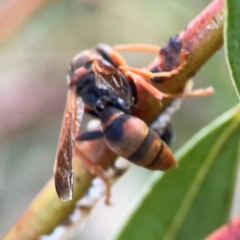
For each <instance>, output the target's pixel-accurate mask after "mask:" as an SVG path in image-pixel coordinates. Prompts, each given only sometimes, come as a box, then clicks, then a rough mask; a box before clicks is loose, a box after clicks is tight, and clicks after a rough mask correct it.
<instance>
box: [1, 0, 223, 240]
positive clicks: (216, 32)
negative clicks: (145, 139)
mask: <svg viewBox="0 0 240 240" xmlns="http://www.w3.org/2000/svg"><path fill="white" fill-rule="evenodd" d="M222 12H223V0H215V1H213V2H212V3H211V4H210V5H209V6H208V7H207V8H206V9H205V10H204V11H203V12H202V13H201V14H200V15H199V16H198V17H196V18H195V19H194V20H193V21H192V22H191V23H190V24H189V25H188V26H187V27H186V28H185V29H184V30H183V31H182V32H181V33H180V34H179V35H178V36H177V37H175V38H173V39H172V40H171V41H170V42H169V43H168V44H167V45H166V46H165V47H164V48H163V49H162V50H161V53H160V57H159V58H157V59H155V61H154V62H153V63H152V64H151V65H150V66H149V68H150V69H153V68H158V69H159V70H169V68H172V67H175V65H177V64H178V61H179V52H180V51H181V50H183V49H184V50H187V51H188V52H189V54H188V59H187V65H186V67H185V69H184V70H183V71H182V72H181V73H179V74H178V75H176V76H174V77H171V78H166V79H160V83H159V84H156V87H157V88H158V89H160V90H161V91H163V92H170V93H175V92H181V91H182V90H183V89H184V86H185V84H186V82H187V81H188V79H189V77H190V76H192V75H193V74H194V73H195V72H196V71H197V70H199V68H200V67H201V66H202V65H203V64H204V63H205V62H206V61H207V60H208V59H209V58H210V57H211V56H212V55H213V54H214V53H215V52H216V51H217V50H218V49H219V48H220V47H221V45H222V43H223V35H222V28H223V19H222ZM137 90H138V96H139V101H138V106H139V107H138V108H137V109H136V110H135V111H134V114H135V115H136V116H138V117H140V118H142V119H143V120H144V121H146V122H147V123H151V122H152V121H153V120H154V119H155V118H156V117H157V116H158V115H159V113H160V112H161V111H162V110H163V109H164V107H165V106H166V105H167V104H168V102H169V100H166V99H164V100H163V103H162V106H163V108H161V107H160V105H159V102H158V101H156V99H154V98H153V97H152V96H150V95H149V94H148V93H147V92H146V91H145V90H144V89H142V88H141V87H140V86H137ZM92 149H97V151H92ZM81 150H82V151H83V152H84V153H87V154H88V157H89V159H92V160H93V161H95V162H97V163H98V164H101V165H104V166H105V167H107V166H109V165H110V164H111V163H112V162H113V161H114V160H115V158H116V155H115V154H114V153H112V152H111V151H110V150H109V149H108V148H107V147H106V145H105V144H104V142H103V141H102V140H98V141H94V142H86V143H84V144H82V145H81ZM74 164H75V165H74V171H75V179H74V180H75V187H74V199H73V201H70V202H67V203H63V202H61V201H60V200H59V199H58V198H57V195H56V193H55V189H54V183H53V180H50V182H49V183H48V184H47V186H46V187H45V188H44V189H43V190H42V192H41V193H40V194H39V195H38V196H37V197H36V198H35V199H34V200H33V202H32V203H31V205H30V206H29V208H28V209H27V211H26V212H25V213H24V214H23V216H22V217H21V218H20V219H19V220H18V222H17V223H16V224H15V225H14V226H13V228H12V229H11V230H10V231H9V232H8V233H7V235H6V236H5V238H4V239H5V240H7V239H9V240H10V239H19V240H21V239H24V240H27V239H37V238H39V236H41V235H46V234H50V233H51V232H52V231H53V229H54V228H55V227H56V226H58V225H60V224H61V223H62V222H63V221H64V220H66V219H67V216H68V215H69V214H70V213H71V212H72V211H73V209H74V205H75V203H76V201H77V200H79V199H80V198H81V197H82V196H83V195H84V193H85V192H86V191H87V189H88V188H89V187H90V186H91V181H92V178H93V176H91V174H90V173H89V172H88V171H87V170H86V169H85V167H84V166H83V163H82V162H81V161H80V159H75V163H74Z"/></svg>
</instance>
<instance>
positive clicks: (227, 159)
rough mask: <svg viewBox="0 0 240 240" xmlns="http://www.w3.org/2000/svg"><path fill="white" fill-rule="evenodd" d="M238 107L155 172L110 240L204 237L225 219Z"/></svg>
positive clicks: (239, 119)
mask: <svg viewBox="0 0 240 240" xmlns="http://www.w3.org/2000/svg"><path fill="white" fill-rule="evenodd" d="M239 137H240V107H237V108H234V109H233V110H231V111H229V112H227V113H225V114H224V115H223V116H222V117H220V118H218V119H217V120H215V121H214V122H213V123H211V124H210V125H209V126H207V127H205V128H204V129H203V130H201V131H200V132H199V133H198V134H197V135H196V136H195V137H193V139H192V140H190V141H189V142H188V143H187V144H186V145H185V146H184V147H183V148H182V149H181V150H180V151H179V152H178V153H177V154H176V155H177V158H178V159H179V167H178V168H176V169H173V170H171V171H168V172H166V173H165V174H161V173H159V172H157V173H154V174H153V177H152V178H151V180H150V181H149V182H148V183H147V184H146V186H145V187H144V189H143V191H142V192H141V194H140V196H138V198H137V199H138V200H137V202H135V203H134V206H133V208H132V211H131V213H130V216H128V218H127V220H126V222H125V223H124V227H123V228H122V229H121V230H120V231H119V232H118V234H117V235H116V236H115V237H114V238H113V239H115V240H126V239H128V240H135V239H136V240H146V239H147V240H153V239H154V240H160V239H161V240H169V239H183V240H185V239H194V240H197V239H203V238H204V237H205V236H207V235H208V234H209V233H211V232H212V231H213V230H214V229H216V228H217V227H219V226H220V225H222V224H223V223H224V222H225V221H226V220H227V219H228V215H229V210H230V206H231V202H232V196H233V188H234V183H235V177H236V170H237V163H238V157H239V139H240V138H239Z"/></svg>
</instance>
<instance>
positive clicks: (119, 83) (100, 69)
mask: <svg viewBox="0 0 240 240" xmlns="http://www.w3.org/2000/svg"><path fill="white" fill-rule="evenodd" d="M93 69H94V73H95V76H96V85H97V87H98V88H100V89H108V90H110V91H112V92H113V93H114V94H115V95H116V96H117V97H119V98H121V99H122V100H123V101H124V102H126V104H127V105H128V106H133V105H134V104H135V99H134V96H133V89H132V87H133V86H131V85H130V83H129V81H128V80H127V78H126V76H125V75H124V73H123V72H122V71H121V70H119V69H117V68H115V67H114V66H112V65H110V63H108V62H106V61H104V60H102V61H95V62H94V68H93Z"/></svg>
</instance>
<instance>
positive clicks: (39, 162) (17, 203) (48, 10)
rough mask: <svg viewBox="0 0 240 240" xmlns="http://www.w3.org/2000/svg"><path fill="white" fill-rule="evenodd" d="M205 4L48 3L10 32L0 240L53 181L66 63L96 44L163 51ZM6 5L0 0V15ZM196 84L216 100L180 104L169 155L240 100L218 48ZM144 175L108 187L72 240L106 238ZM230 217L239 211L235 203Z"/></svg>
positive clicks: (138, 58) (3, 91)
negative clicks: (105, 198) (107, 198)
mask: <svg viewBox="0 0 240 240" xmlns="http://www.w3.org/2000/svg"><path fill="white" fill-rule="evenodd" d="M209 2H211V1H207V0H204V1H197V0H171V1H164V0H158V1H157V0H142V1H137V0H131V1H129V0H121V1H119V0H92V1H87V0H86V1H81V0H69V1H63V0H59V1H51V3H50V4H46V6H45V7H44V8H42V9H41V10H40V11H38V12H37V13H35V14H34V15H33V16H32V17H31V18H29V19H28V20H27V22H25V24H24V25H21V27H19V28H17V29H15V32H14V34H13V35H12V36H11V38H10V39H9V40H8V41H7V42H5V44H4V45H3V46H2V47H1V49H0V236H2V235H3V234H4V233H5V232H6V231H7V230H8V229H9V227H10V226H12V225H13V223H14V222H15V221H16V220H17V219H18V217H19V216H20V215H21V214H22V212H23V211H24V210H25V209H26V208H27V206H28V205H29V203H30V202H31V201H32V199H33V198H34V196H35V195H36V194H37V193H38V192H39V191H40V190H41V188H42V187H43V186H44V185H45V183H46V182H47V181H48V180H49V179H50V178H51V177H52V175H53V171H52V169H53V163H54V157H55V152H56V146H57V142H58V136H59V131H60V126H61V121H62V115H63V110H64V105H65V99H66V90H67V85H66V80H65V75H66V72H67V67H68V65H69V63H70V61H71V59H72V57H73V56H74V55H75V54H76V53H77V52H79V51H82V50H85V49H89V48H92V47H94V46H95V45H97V44H98V43H100V42H104V43H108V44H110V45H115V44H120V43H121V44H123V43H151V44H157V45H162V44H163V43H165V42H166V41H168V39H169V38H170V37H171V36H174V35H175V34H177V33H178V32H179V31H180V30H181V29H183V28H184V27H185V26H186V25H187V24H188V23H189V22H190V21H191V20H192V19H193V17H195V16H196V15H197V14H198V13H199V12H200V11H201V10H202V9H203V8H204V7H205V6H207V4H208V3H209ZM4 3H5V1H4V0H0V13H1V5H2V6H3V5H4ZM0 31H1V29H0ZM124 56H126V58H127V60H128V62H129V63H130V65H134V66H136V67H144V66H147V65H148V63H149V62H150V61H151V60H152V59H153V56H152V55H149V54H144V53H143V54H142V53H134V54H133V53H127V54H124ZM194 82H195V85H194V87H195V88H199V87H201V88H205V87H208V86H209V85H212V86H213V87H214V88H215V91H216V94H215V96H214V97H205V98H196V99H193V98H192V99H185V100H184V102H183V105H182V108H181V110H180V111H179V112H178V113H177V114H176V116H174V119H173V121H172V123H173V126H174V129H175V132H176V136H177V137H176V141H175V143H174V146H173V148H174V150H176V149H178V148H179V147H180V146H182V145H183V144H184V143H185V142H186V141H187V139H189V138H190V137H191V136H193V134H194V133H196V132H197V131H198V130H199V129H201V128H202V127H203V126H205V125H206V124H208V123H209V122H210V121H212V120H213V119H215V118H216V117H217V116H219V115H220V114H221V113H223V112H224V111H226V110H228V109H229V108H230V107H232V106H234V105H235V104H236V103H237V102H238V100H237V97H236V94H235V91H234V89H233V86H232V84H231V81H230V77H229V74H228V69H227V66H226V63H225V59H224V51H223V49H221V50H220V51H218V52H217V53H216V54H215V55H214V57H212V58H211V59H210V61H208V63H207V64H206V65H205V66H204V67H203V68H201V70H200V71H199V72H198V73H197V74H196V76H195V77H194ZM193 161H194V159H193ZM150 174H151V172H150V171H147V170H144V169H141V168H140V167H135V166H132V167H131V169H130V170H129V171H128V172H127V174H126V175H125V176H123V177H122V179H120V181H119V182H118V183H117V184H116V185H115V186H114V190H113V197H112V202H113V205H112V206H111V207H107V206H105V205H104V204H103V203H100V204H99V206H98V207H97V210H96V211H95V213H94V214H93V215H92V216H91V217H90V219H88V222H87V224H86V226H85V228H84V230H83V231H82V233H80V235H78V238H76V239H79V238H80V236H81V239H82V240H84V239H106V238H107V237H109V235H110V234H111V232H112V231H113V230H114V228H116V226H117V225H118V224H119V222H120V221H121V219H122V218H123V216H124V214H125V213H126V211H127V209H128V207H129V206H130V205H131V201H132V200H133V199H134V197H135V196H136V195H137V193H138V192H139V190H140V189H141V187H142V186H143V184H144V183H145V181H146V179H147V178H148V177H149V176H150ZM159 201H161V199H159ZM238 202H239V201H238ZM233 211H234V212H237V211H238V212H239V211H240V206H239V205H237V201H236V204H235V205H234V210H233Z"/></svg>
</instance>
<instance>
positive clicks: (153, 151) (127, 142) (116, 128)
mask: <svg viewBox="0 0 240 240" xmlns="http://www.w3.org/2000/svg"><path fill="white" fill-rule="evenodd" d="M107 116H108V117H106V115H105V116H104V117H103V118H101V120H102V127H103V134H104V137H105V140H106V143H107V145H108V146H109V148H110V149H112V151H114V152H115V153H117V154H118V155H120V156H122V157H124V158H126V159H128V160H129V161H131V162H133V163H135V164H137V165H140V166H143V167H145V168H148V169H152V170H167V169H169V168H171V167H173V166H176V162H175V159H174V156H173V154H172V152H171V150H170V149H169V147H168V146H167V145H166V144H165V143H164V142H163V141H162V140H161V139H160V138H159V137H158V136H157V135H156V134H155V132H154V131H152V130H151V129H150V128H149V127H148V126H147V125H146V124H145V123H144V122H143V121H142V120H141V119H139V118H136V117H134V116H132V115H127V114H123V113H122V112H119V111H116V110H115V111H114V112H112V114H110V113H108V114H107Z"/></svg>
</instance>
